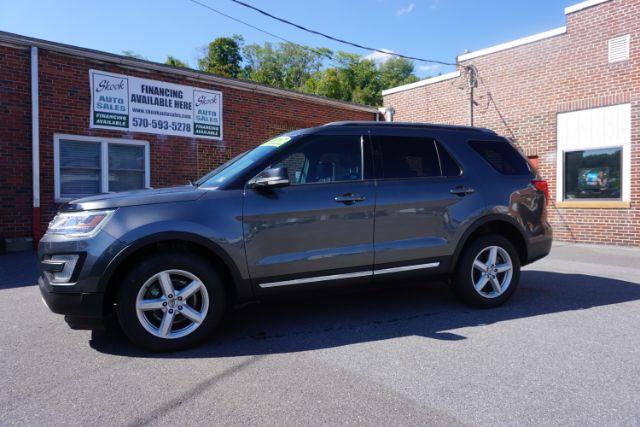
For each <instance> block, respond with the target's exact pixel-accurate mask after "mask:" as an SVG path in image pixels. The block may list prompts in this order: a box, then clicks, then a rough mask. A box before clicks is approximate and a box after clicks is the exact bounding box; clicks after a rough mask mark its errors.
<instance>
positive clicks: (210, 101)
mask: <svg viewBox="0 0 640 427" xmlns="http://www.w3.org/2000/svg"><path fill="white" fill-rule="evenodd" d="M89 81H90V82H91V119H90V121H91V127H92V128H100V129H114V130H127V131H132V132H146V133H155V134H159V135H174V136H185V137H192V138H193V137H196V138H207V139H216V140H221V139H222V92H219V91H215V90H207V89H200V88H195V87H191V86H183V85H177V84H173V83H166V82H161V81H157V80H148V79H141V78H138V77H132V76H125V75H121V74H114V73H108V72H104V71H98V70H89Z"/></svg>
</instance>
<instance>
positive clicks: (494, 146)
mask: <svg viewBox="0 0 640 427" xmlns="http://www.w3.org/2000/svg"><path fill="white" fill-rule="evenodd" d="M469 145H470V146H471V148H473V149H474V150H475V151H476V152H477V153H478V154H480V156H482V157H483V158H484V159H485V160H486V161H487V162H488V163H489V164H490V165H491V166H493V168H494V169H495V170H497V171H498V172H500V173H501V174H504V175H530V174H531V170H530V169H529V164H528V163H527V161H526V160H525V158H524V157H522V156H521V155H520V153H518V150H516V149H515V148H514V147H513V146H512V145H511V144H509V143H508V142H507V141H469Z"/></svg>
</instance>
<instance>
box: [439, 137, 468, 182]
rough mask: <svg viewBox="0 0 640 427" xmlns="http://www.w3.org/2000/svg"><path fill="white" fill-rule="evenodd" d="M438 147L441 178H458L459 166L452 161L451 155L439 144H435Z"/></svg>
mask: <svg viewBox="0 0 640 427" xmlns="http://www.w3.org/2000/svg"><path fill="white" fill-rule="evenodd" d="M436 145H437V147H438V155H439V156H440V166H441V167H442V175H443V176H460V174H461V173H462V171H461V170H460V166H458V164H457V163H456V161H455V160H453V157H451V154H449V152H448V151H447V150H446V149H445V148H444V147H443V146H442V144H440V143H439V142H436Z"/></svg>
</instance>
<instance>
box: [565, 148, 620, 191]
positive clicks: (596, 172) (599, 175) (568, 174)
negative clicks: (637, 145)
mask: <svg viewBox="0 0 640 427" xmlns="http://www.w3.org/2000/svg"><path fill="white" fill-rule="evenodd" d="M621 171H622V147H617V148H605V149H598V150H581V151H570V152H566V153H564V199H565V200H573V199H617V200H620V198H621V192H620V189H621V188H622V180H621V175H622V174H621Z"/></svg>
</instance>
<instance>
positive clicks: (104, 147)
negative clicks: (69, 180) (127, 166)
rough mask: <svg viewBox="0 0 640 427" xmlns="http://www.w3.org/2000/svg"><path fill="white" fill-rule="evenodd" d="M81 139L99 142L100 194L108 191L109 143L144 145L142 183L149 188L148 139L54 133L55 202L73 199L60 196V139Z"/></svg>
mask: <svg viewBox="0 0 640 427" xmlns="http://www.w3.org/2000/svg"><path fill="white" fill-rule="evenodd" d="M61 140H67V141H81V142H95V143H97V144H100V174H101V188H100V190H101V192H102V193H101V194H104V193H108V192H109V151H108V145H109V144H120V145H127V144H128V145H139V146H144V185H145V188H151V167H150V165H151V162H150V151H151V150H150V148H149V141H144V140H140V139H121V138H103V137H98V136H82V135H69V134H64V133H56V134H54V135H53V183H54V192H53V194H54V199H55V202H56V203H62V202H68V201H70V200H73V199H72V198H69V197H61V196H60V141H61Z"/></svg>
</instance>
